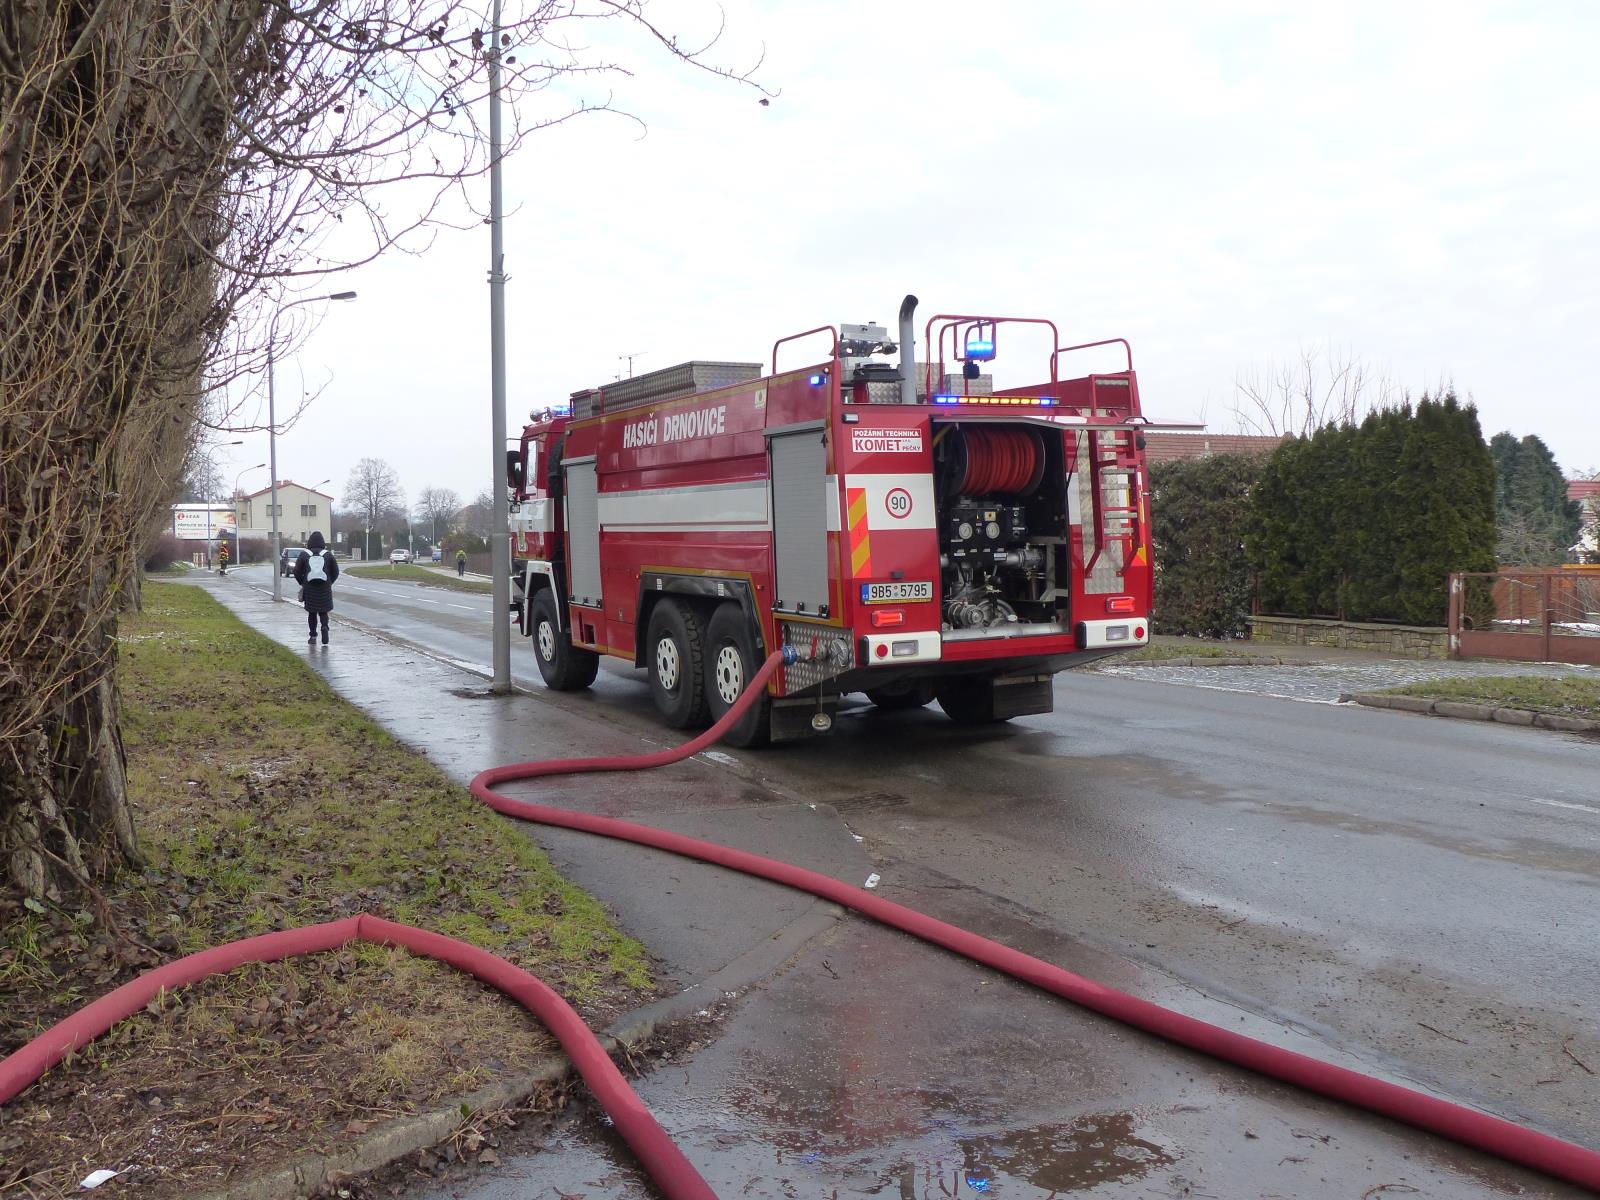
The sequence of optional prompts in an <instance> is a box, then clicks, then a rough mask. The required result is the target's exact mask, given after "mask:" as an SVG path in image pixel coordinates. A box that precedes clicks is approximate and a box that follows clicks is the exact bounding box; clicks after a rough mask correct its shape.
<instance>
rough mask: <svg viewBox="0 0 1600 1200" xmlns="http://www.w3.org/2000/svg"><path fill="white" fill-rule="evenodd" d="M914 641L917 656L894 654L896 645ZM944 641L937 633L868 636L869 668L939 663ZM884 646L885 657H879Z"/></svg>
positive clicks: (874, 634) (872, 634)
mask: <svg viewBox="0 0 1600 1200" xmlns="http://www.w3.org/2000/svg"><path fill="white" fill-rule="evenodd" d="M911 641H914V642H916V644H917V650H916V653H915V654H901V655H899V656H898V657H897V656H896V655H895V652H894V644H895V643H896V642H900V643H902V645H903V644H904V643H906V642H911ZM941 641H942V639H941V638H940V636H939V634H938V633H937V632H934V633H870V634H868V635H867V666H869V667H893V666H897V665H899V664H901V663H915V662H938V661H939V659H940V658H941V657H942V653H941V649H940V645H941ZM879 646H884V647H886V649H885V650H884V652H883V657H881V658H880V657H878V647H879Z"/></svg>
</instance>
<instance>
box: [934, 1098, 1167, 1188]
mask: <svg viewBox="0 0 1600 1200" xmlns="http://www.w3.org/2000/svg"><path fill="white" fill-rule="evenodd" d="M1140 1130H1143V1134H1142V1136H1141V1133H1140V1132H1139V1131H1140ZM1153 1138H1154V1135H1153V1133H1151V1131H1149V1130H1148V1129H1144V1127H1143V1126H1142V1123H1141V1122H1140V1120H1139V1118H1138V1117H1137V1116H1136V1115H1135V1114H1134V1113H1126V1112H1124V1113H1098V1114H1093V1115H1090V1116H1084V1117H1079V1118H1078V1119H1077V1120H1075V1121H1073V1122H1071V1123H1070V1124H1066V1125H1034V1126H1031V1127H1029V1128H1026V1129H1010V1130H1004V1131H1001V1132H999V1133H992V1134H984V1135H981V1136H976V1137H966V1138H962V1139H960V1140H959V1141H958V1142H957V1145H958V1146H959V1147H960V1150H961V1154H962V1158H963V1163H962V1168H961V1172H960V1182H961V1183H962V1184H964V1185H965V1186H966V1188H967V1189H968V1190H970V1191H971V1192H973V1193H975V1194H979V1195H994V1196H998V1195H1002V1194H1004V1193H1005V1191H1006V1187H1005V1185H1006V1184H1007V1182H1009V1181H1013V1180H1014V1181H1017V1182H1019V1183H1025V1184H1029V1185H1031V1186H1032V1187H1035V1188H1038V1189H1040V1190H1042V1191H1046V1192H1069V1193H1070V1192H1075V1191H1081V1190H1083V1189H1086V1188H1092V1187H1095V1186H1097V1185H1099V1184H1102V1183H1118V1182H1125V1181H1127V1180H1130V1179H1137V1178H1140V1177H1142V1176H1143V1175H1145V1174H1147V1173H1148V1172H1150V1171H1152V1170H1154V1169H1155V1168H1157V1167H1163V1166H1167V1165H1169V1164H1170V1163H1172V1162H1173V1161H1175V1159H1174V1155H1173V1154H1172V1153H1171V1152H1170V1151H1169V1150H1168V1149H1167V1148H1166V1147H1164V1146H1162V1145H1161V1144H1160V1143H1159V1142H1157V1141H1155V1140H1153Z"/></svg>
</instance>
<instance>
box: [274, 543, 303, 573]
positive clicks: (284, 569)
mask: <svg viewBox="0 0 1600 1200" xmlns="http://www.w3.org/2000/svg"><path fill="white" fill-rule="evenodd" d="M304 552H305V547H304V546H285V547H284V548H283V553H282V554H280V555H279V556H278V574H279V575H293V574H294V563H295V559H297V558H299V557H300V555H301V554H302V553H304Z"/></svg>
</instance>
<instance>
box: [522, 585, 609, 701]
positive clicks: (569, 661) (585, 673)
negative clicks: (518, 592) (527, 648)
mask: <svg viewBox="0 0 1600 1200" xmlns="http://www.w3.org/2000/svg"><path fill="white" fill-rule="evenodd" d="M528 609H529V613H530V616H529V618H528V619H529V622H530V623H531V625H532V629H531V630H530V631H529V632H530V633H531V635H532V637H533V656H534V658H536V659H538V660H539V677H540V678H541V679H543V680H544V685H545V687H547V688H549V689H550V690H551V691H552V692H579V691H582V690H583V689H584V688H586V687H588V686H589V685H590V684H591V683H593V682H594V677H595V676H596V675H597V674H599V672H600V656H599V655H598V654H596V653H595V652H594V651H593V650H585V649H584V648H583V647H581V646H574V645H573V644H572V638H571V637H570V636H569V634H568V631H567V630H565V629H562V628H561V626H560V624H559V622H558V621H557V620H556V598H555V596H554V595H553V594H552V593H551V591H550V589H549V588H540V589H539V590H538V591H537V592H535V593H534V594H533V603H531V604H530V605H528Z"/></svg>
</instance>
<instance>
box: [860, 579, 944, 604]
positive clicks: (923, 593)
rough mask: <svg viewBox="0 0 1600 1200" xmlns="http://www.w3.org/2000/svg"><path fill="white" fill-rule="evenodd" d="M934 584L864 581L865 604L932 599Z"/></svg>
mask: <svg viewBox="0 0 1600 1200" xmlns="http://www.w3.org/2000/svg"><path fill="white" fill-rule="evenodd" d="M932 599H933V584H931V583H928V582H923V583H863V584H862V585H861V601H862V603H863V604H903V603H905V602H906V601H908V600H932Z"/></svg>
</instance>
